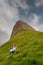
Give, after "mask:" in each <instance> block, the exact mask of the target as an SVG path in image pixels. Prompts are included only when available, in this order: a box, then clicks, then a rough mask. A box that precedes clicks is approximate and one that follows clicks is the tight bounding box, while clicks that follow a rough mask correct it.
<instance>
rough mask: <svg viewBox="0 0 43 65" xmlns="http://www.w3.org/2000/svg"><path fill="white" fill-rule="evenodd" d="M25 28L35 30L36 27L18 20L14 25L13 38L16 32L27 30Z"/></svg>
mask: <svg viewBox="0 0 43 65" xmlns="http://www.w3.org/2000/svg"><path fill="white" fill-rule="evenodd" d="M25 30H34V29H33V28H32V27H31V26H30V25H28V24H27V23H25V22H24V21H22V20H19V21H17V22H16V24H15V25H14V27H13V30H12V34H11V39H12V38H13V36H15V35H16V34H18V33H20V32H22V31H25Z"/></svg>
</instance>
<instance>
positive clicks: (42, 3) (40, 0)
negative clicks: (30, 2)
mask: <svg viewBox="0 0 43 65" xmlns="http://www.w3.org/2000/svg"><path fill="white" fill-rule="evenodd" d="M35 6H36V7H40V6H43V0H35Z"/></svg>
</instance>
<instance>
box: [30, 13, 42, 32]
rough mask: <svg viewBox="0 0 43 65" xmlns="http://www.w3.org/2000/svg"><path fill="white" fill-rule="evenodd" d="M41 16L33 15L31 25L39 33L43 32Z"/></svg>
mask: <svg viewBox="0 0 43 65" xmlns="http://www.w3.org/2000/svg"><path fill="white" fill-rule="evenodd" d="M40 18H41V17H40V16H38V15H36V14H32V15H31V21H30V23H29V24H30V25H31V26H32V27H33V28H34V29H35V30H37V31H43V24H40Z"/></svg>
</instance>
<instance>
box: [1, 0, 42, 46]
mask: <svg viewBox="0 0 43 65" xmlns="http://www.w3.org/2000/svg"><path fill="white" fill-rule="evenodd" d="M18 20H24V21H25V22H27V23H28V24H29V25H31V26H32V27H33V28H34V29H35V30H37V31H41V32H43V0H0V45H2V44H3V43H5V42H6V41H8V40H9V38H10V35H11V32H12V29H13V26H14V25H15V23H16V21H18Z"/></svg>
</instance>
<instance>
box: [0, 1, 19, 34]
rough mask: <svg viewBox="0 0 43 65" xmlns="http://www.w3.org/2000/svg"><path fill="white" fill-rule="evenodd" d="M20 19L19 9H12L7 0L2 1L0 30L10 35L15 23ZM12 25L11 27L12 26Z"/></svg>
mask: <svg viewBox="0 0 43 65" xmlns="http://www.w3.org/2000/svg"><path fill="white" fill-rule="evenodd" d="M18 19H19V14H18V9H17V8H16V7H14V8H13V7H10V6H9V5H8V3H7V0H1V1H0V30H3V31H5V32H6V33H8V34H10V32H11V31H10V30H11V28H12V26H13V24H14V23H13V22H14V21H16V20H18ZM10 24H11V25H10Z"/></svg>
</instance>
